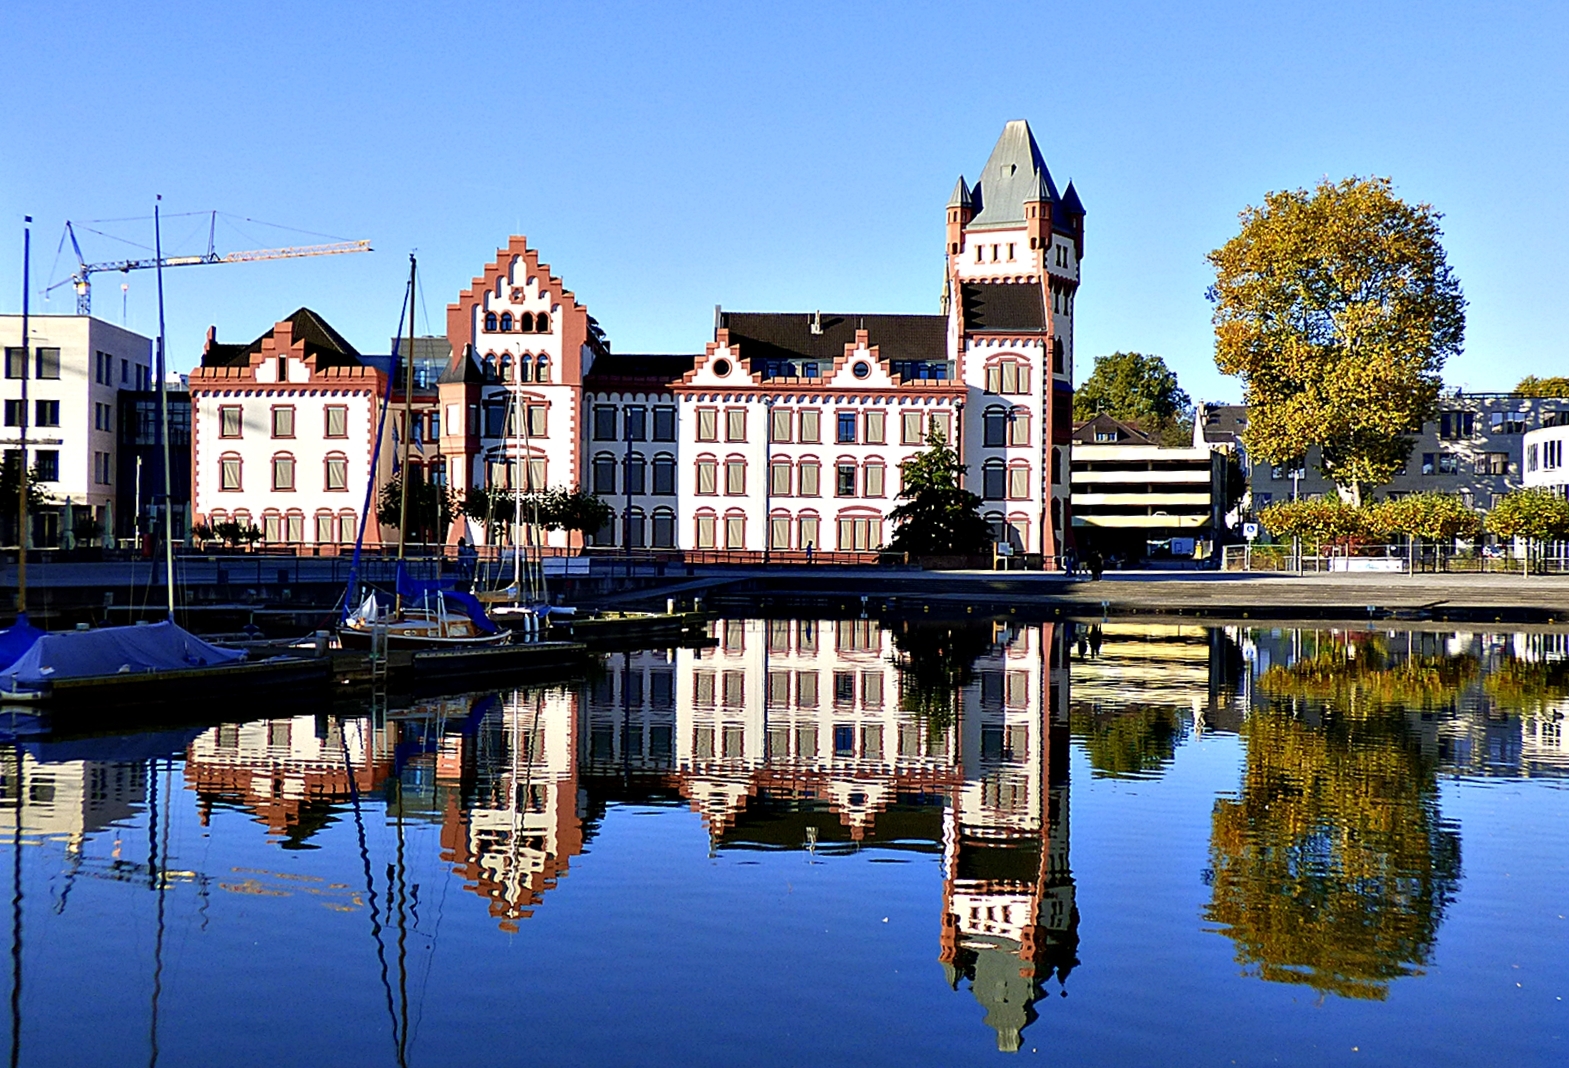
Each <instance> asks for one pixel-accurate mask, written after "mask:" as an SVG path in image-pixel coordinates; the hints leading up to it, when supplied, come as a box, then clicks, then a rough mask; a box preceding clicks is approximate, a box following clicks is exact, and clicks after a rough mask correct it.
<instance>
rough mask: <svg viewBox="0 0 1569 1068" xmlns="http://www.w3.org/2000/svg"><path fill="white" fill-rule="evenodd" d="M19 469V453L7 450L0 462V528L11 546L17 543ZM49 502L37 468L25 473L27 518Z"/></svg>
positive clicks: (20, 462)
mask: <svg viewBox="0 0 1569 1068" xmlns="http://www.w3.org/2000/svg"><path fill="white" fill-rule="evenodd" d="M21 468H22V456H21V453H20V452H19V451H18V450H14V449H11V450H7V451H6V454H5V459H4V461H3V462H0V527H3V528H4V529H5V536H6V541H7V542H8V543H9V544H13V545H14V544H16V541H17V538H16V509H17V505H18V503H19V501H18V498H19V497H20V496H21V486H20V482H21ZM49 501H50V497H49V493H48V491H47V490H45V489H44V487H43V485H42V483H41V480H40V479H39V477H38V468H36V467H34V468H33V469H32V470H30V471H28V472H27V514H28V517H29V518H31V517H33V516H35V515H37V514H38V509H39V508H40V507H41V506H42V505H45V504H48V503H49ZM29 526H31V523H29Z"/></svg>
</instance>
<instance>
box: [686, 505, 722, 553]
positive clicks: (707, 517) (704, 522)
mask: <svg viewBox="0 0 1569 1068" xmlns="http://www.w3.org/2000/svg"><path fill="white" fill-rule="evenodd" d="M718 522H719V517H718V516H717V515H715V514H714V510H713V509H712V508H704V509H702V510H700V511H699V512H698V513H697V514H696V515H695V516H693V517H692V535H693V539H692V543H693V545H694V546H695V547H696V548H699V549H712V548H714V547H715V545H716V544H717V541H718V539H717V537H716V527H717V526H718Z"/></svg>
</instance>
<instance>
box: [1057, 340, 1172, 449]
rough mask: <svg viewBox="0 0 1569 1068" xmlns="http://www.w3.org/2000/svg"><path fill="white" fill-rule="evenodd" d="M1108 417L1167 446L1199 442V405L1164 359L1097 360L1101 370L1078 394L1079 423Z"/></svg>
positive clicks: (1119, 355)
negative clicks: (1196, 421) (1196, 438)
mask: <svg viewBox="0 0 1569 1068" xmlns="http://www.w3.org/2000/svg"><path fill="white" fill-rule="evenodd" d="M1102 413H1104V414H1106V415H1109V416H1111V417H1112V418H1113V419H1121V420H1122V421H1123V422H1125V423H1132V424H1134V425H1135V426H1137V427H1138V428H1139V429H1140V430H1142V431H1144V432H1145V433H1146V434H1148V435H1150V436H1151V437H1152V438H1155V439H1156V440H1157V441H1159V442H1160V443H1161V444H1163V445H1168V446H1176V447H1179V448H1180V447H1181V446H1184V445H1187V444H1189V443H1190V442H1191V441H1192V440H1193V401H1192V400H1191V399H1190V398H1189V397H1188V395H1187V393H1186V392H1184V391H1183V389H1182V387H1180V386H1179V385H1177V376H1176V374H1175V373H1174V372H1173V371H1172V370H1171V368H1169V367H1167V366H1166V361H1165V360H1163V359H1161V358H1160V357H1159V356H1148V355H1145V354H1144V353H1141V352H1114V353H1112V354H1111V355H1110V356H1097V357H1095V369H1094V370H1093V371H1091V372H1090V377H1089V378H1087V379H1085V380H1084V384H1083V385H1082V386H1080V387H1079V388H1078V389H1076V390H1074V392H1073V417H1074V418H1075V419H1093V418H1095V417H1096V416H1097V415H1100V414H1102Z"/></svg>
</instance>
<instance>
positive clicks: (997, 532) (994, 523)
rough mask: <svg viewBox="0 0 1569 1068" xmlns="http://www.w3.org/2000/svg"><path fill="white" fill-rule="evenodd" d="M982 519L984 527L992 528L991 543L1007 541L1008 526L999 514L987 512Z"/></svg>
mask: <svg viewBox="0 0 1569 1068" xmlns="http://www.w3.org/2000/svg"><path fill="white" fill-rule="evenodd" d="M983 518H984V519H985V520H986V525H987V526H989V527H991V528H992V541H994V542H1002V541H1007V540H1008V524H1007V521H1006V520H1005V519H1003V517H1002V513H1001V512H987V513H986V515H985V516H984V517H983Z"/></svg>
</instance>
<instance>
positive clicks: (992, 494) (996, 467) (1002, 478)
mask: <svg viewBox="0 0 1569 1068" xmlns="http://www.w3.org/2000/svg"><path fill="white" fill-rule="evenodd" d="M1007 496H1008V469H1007V468H1006V467H1005V466H1004V465H1003V462H1002V461H1001V460H987V461H986V463H985V464H984V465H982V467H981V497H982V498H983V499H985V500H988V501H1001V500H1005V499H1006V498H1007Z"/></svg>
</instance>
